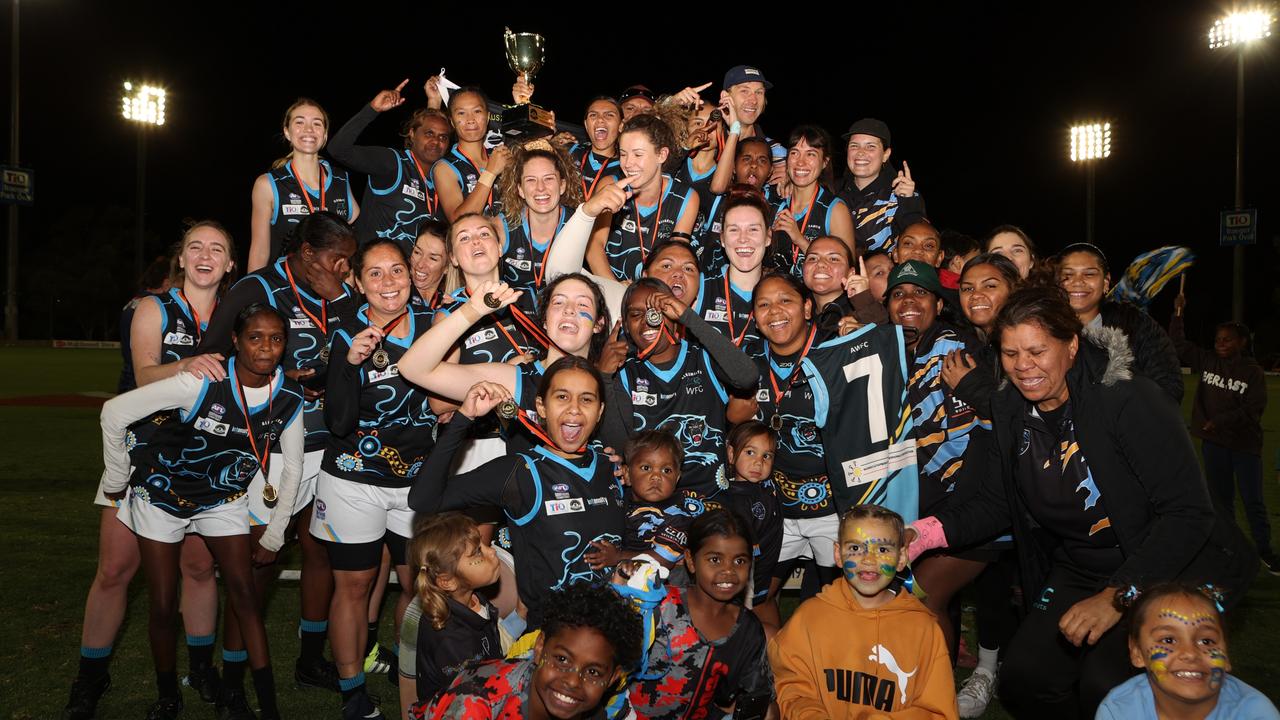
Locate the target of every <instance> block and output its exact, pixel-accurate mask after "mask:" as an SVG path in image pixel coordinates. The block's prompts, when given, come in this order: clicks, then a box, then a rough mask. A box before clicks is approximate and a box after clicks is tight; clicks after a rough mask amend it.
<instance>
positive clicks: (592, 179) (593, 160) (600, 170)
mask: <svg viewBox="0 0 1280 720" xmlns="http://www.w3.org/2000/svg"><path fill="white" fill-rule="evenodd" d="M569 157H570V158H572V159H573V162H574V163H576V164H577V166H578V173H579V174H580V175H581V176H582V177H581V179H582V195H583V201H584V202H585V201H587V200H590V199H591V196H592V195H593V194H594V193H595V191H596V188H597V187H600V186H602V185H604V184H605V183H608V182H612V181H616V180H620V179H621V178H622V177H623V174H624V173H623V172H622V165H621V164H620V163H619V162H618V158H616V157H603V156H601V155H597V154H596V153H595V151H593V150H592V149H591V145H589V144H582V143H579V144H577V145H574V146H573V149H572V150H570V151H569Z"/></svg>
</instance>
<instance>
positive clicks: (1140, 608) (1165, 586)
mask: <svg viewBox="0 0 1280 720" xmlns="http://www.w3.org/2000/svg"><path fill="white" fill-rule="evenodd" d="M1177 595H1181V596H1182V597H1188V598H1194V599H1196V600H1203V601H1204V603H1205V605H1206V606H1207V607H1208V608H1209V610H1210V611H1212V613H1213V615H1214V620H1215V621H1216V622H1217V623H1218V625H1219V626H1220V627H1222V632H1223V633H1224V634H1225V633H1226V631H1227V628H1226V623H1225V622H1223V619H1222V611H1221V610H1220V609H1219V607H1218V606H1219V604H1220V603H1221V602H1222V597H1221V596H1220V595H1219V594H1218V591H1216V590H1215V589H1214V588H1213V587H1211V586H1206V585H1200V586H1196V585H1192V584H1191V583H1189V582H1182V581H1176V580H1175V581H1171V582H1163V583H1159V584H1157V585H1153V586H1151V587H1149V588H1147V589H1146V590H1144V591H1143V592H1142V594H1141V595H1139V596H1138V599H1137V601H1136V602H1134V604H1133V606H1132V607H1130V608H1129V638H1130V639H1131V640H1133V641H1135V642H1141V640H1142V624H1143V623H1144V622H1146V619H1147V611H1148V610H1149V609H1150V608H1151V606H1152V605H1154V604H1155V602H1156V601H1157V600H1162V599H1164V598H1167V597H1173V596H1177Z"/></svg>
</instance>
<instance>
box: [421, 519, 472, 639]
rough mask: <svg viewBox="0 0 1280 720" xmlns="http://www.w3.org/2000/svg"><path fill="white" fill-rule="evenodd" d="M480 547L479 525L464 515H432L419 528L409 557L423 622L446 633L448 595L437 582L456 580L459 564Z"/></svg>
mask: <svg viewBox="0 0 1280 720" xmlns="http://www.w3.org/2000/svg"><path fill="white" fill-rule="evenodd" d="M479 543H480V531H479V530H478V529H477V527H476V522H475V521H474V520H472V519H471V518H469V517H467V516H466V515H463V514H462V513H456V512H446V513H440V514H438V515H433V516H431V517H429V518H427V519H426V520H425V521H423V522H422V523H421V524H420V525H419V526H418V527H417V532H416V533H415V534H414V536H413V540H412V541H411V542H410V544H409V557H410V559H411V560H412V561H413V564H414V567H415V568H416V570H417V580H415V582H414V588H415V589H416V590H417V591H418V601H419V602H420V603H422V618H423V619H424V620H426V621H427V622H429V623H431V627H433V628H435V629H436V630H443V629H444V625H445V623H446V622H447V621H448V620H449V603H448V600H449V593H448V592H446V591H445V590H444V589H443V588H441V587H440V585H439V583H438V580H439V578H440V576H441V575H451V576H454V577H457V574H458V561H459V560H460V559H462V556H463V554H464V553H466V552H467V549H468V548H470V547H471V546H472V545H473V544H479Z"/></svg>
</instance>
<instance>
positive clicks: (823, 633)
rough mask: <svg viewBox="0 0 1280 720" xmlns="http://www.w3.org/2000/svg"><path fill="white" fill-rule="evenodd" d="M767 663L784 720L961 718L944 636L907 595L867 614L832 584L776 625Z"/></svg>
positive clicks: (845, 588)
mask: <svg viewBox="0 0 1280 720" xmlns="http://www.w3.org/2000/svg"><path fill="white" fill-rule="evenodd" d="M837 628H838V629H839V631H838V632H833V629H837ZM769 662H770V664H771V665H772V666H773V676H774V681H775V683H776V686H777V691H778V708H779V709H780V710H781V711H782V717H784V718H787V719H788V720H828V719H829V720H838V719H845V720H853V719H854V718H870V717H877V718H882V717H888V718H913V719H914V718H919V719H920V720H924V719H925V718H956V717H957V716H958V714H959V713H958V711H957V709H956V690H955V680H954V678H953V676H952V672H951V657H950V656H949V655H948V654H947V646H946V641H945V640H944V639H943V637H942V630H941V629H940V628H939V627H938V622H937V620H936V619H935V618H934V616H933V613H931V612H929V611H928V610H927V609H926V608H925V606H924V605H923V604H921V603H920V601H919V600H917V599H916V598H915V597H913V596H912V595H911V593H909V592H899V593H898V594H897V595H895V596H894V597H893V599H892V600H890V601H889V602H888V603H887V604H885V605H883V606H881V607H878V608H874V609H867V608H864V607H862V605H860V604H859V603H858V600H857V599H856V598H854V596H853V590H852V589H851V588H850V587H849V583H847V582H845V581H844V580H843V579H841V580H837V581H835V582H833V583H831V584H830V585H828V586H826V587H825V588H824V589H823V590H822V592H821V593H819V594H818V595H817V597H813V598H810V599H809V600H806V601H805V602H804V603H803V604H802V605H801V606H800V607H799V608H798V609H797V610H796V611H795V614H793V615H792V616H791V619H790V620H788V621H787V624H786V625H783V626H782V629H781V630H779V631H778V634H777V635H776V636H774V638H773V640H772V641H771V642H770V643H769Z"/></svg>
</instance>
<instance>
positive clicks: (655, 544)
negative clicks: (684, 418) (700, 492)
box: [622, 493, 701, 563]
mask: <svg viewBox="0 0 1280 720" xmlns="http://www.w3.org/2000/svg"><path fill="white" fill-rule="evenodd" d="M626 510H627V529H626V532H624V533H623V535H622V549H623V550H628V551H632V552H643V553H652V554H653V555H654V556H655V557H657V558H659V559H661V560H665V561H666V562H668V563H675V562H677V561H679V560H680V559H681V558H682V557H684V550H685V546H686V545H687V544H688V543H689V525H690V524H692V523H693V520H694V518H696V517H697V516H698V515H700V514H701V505H695V506H694V507H693V508H692V509H691V508H686V507H685V503H684V498H683V497H682V496H681V493H676V494H675V495H674V496H672V497H670V498H667V499H666V500H665V501H663V502H657V503H651V502H648V501H645V500H639V499H635V498H628V499H627V502H626Z"/></svg>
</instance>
